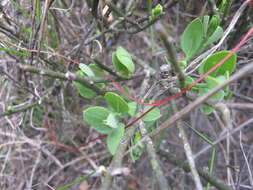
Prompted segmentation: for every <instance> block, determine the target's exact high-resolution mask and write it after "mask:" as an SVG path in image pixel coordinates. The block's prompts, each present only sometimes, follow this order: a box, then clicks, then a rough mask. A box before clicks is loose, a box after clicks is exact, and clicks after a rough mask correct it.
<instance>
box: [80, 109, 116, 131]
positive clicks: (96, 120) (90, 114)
mask: <svg viewBox="0 0 253 190" xmlns="http://www.w3.org/2000/svg"><path fill="white" fill-rule="evenodd" d="M109 114H110V111H109V110H108V109H106V108H104V107H100V106H95V107H89V108H87V109H86V110H84V111H83V120H84V121H85V122H86V123H88V124H89V125H91V126H92V127H93V128H95V129H96V130H97V131H98V132H100V133H102V134H109V133H111V132H112V131H113V128H111V127H109V126H107V125H105V124H104V123H105V120H107V118H108V116H109Z"/></svg>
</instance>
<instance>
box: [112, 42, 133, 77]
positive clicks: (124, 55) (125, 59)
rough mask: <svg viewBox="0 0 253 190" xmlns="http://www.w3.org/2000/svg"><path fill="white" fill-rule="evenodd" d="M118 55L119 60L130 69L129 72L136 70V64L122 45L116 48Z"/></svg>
mask: <svg viewBox="0 0 253 190" xmlns="http://www.w3.org/2000/svg"><path fill="white" fill-rule="evenodd" d="M116 57H117V59H118V61H119V62H120V63H121V64H122V65H123V66H124V67H125V68H126V69H127V70H128V72H130V73H133V72H134V69H135V65H134V63H133V60H132V57H131V55H130V54H129V53H128V52H127V51H126V50H125V49H124V48H123V47H121V46H120V47H118V48H117V49H116Z"/></svg>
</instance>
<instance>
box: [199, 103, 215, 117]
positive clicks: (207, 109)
mask: <svg viewBox="0 0 253 190" xmlns="http://www.w3.org/2000/svg"><path fill="white" fill-rule="evenodd" d="M199 107H200V110H201V111H202V113H204V114H205V115H210V114H211V113H213V111H214V108H213V107H211V106H207V105H204V104H201V105H200V106H199Z"/></svg>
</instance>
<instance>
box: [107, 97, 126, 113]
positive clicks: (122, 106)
mask: <svg viewBox="0 0 253 190" xmlns="http://www.w3.org/2000/svg"><path fill="white" fill-rule="evenodd" d="M104 97H105V101H106V102H107V104H108V105H109V106H111V107H112V108H113V110H114V111H115V112H118V113H126V112H128V110H129V107H128V104H127V102H126V101H125V100H124V99H123V98H122V97H121V96H119V95H118V94H115V93H113V92H107V93H106V94H105V96H104Z"/></svg>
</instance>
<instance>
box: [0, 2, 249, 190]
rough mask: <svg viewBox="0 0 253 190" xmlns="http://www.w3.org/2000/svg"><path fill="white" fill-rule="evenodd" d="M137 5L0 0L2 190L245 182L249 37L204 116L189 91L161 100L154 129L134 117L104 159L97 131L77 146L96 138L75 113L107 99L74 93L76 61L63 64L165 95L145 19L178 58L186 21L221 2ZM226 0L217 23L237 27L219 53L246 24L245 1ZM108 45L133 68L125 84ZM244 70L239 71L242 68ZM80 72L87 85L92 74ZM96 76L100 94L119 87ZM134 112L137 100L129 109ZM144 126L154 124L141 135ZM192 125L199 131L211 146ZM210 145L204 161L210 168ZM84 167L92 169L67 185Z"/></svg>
mask: <svg viewBox="0 0 253 190" xmlns="http://www.w3.org/2000/svg"><path fill="white" fill-rule="evenodd" d="M147 2H148V1H140V0H129V1H123V0H119V1H103V0H100V1H99V0H71V1H70V0H43V1H42V0H9V1H8V0H2V1H0V8H1V9H0V48H1V49H0V50H1V51H0V73H1V75H0V189H1V190H14V189H15V190H46V189H48V190H51V189H57V188H58V189H59V190H60V188H59V187H62V186H64V185H66V184H70V185H69V187H66V189H73V190H74V189H78V190H86V189H103V190H106V189H124V190H125V189H126V190H127V189H131V190H135V189H136V190H137V189H143V190H144V189H171V190H172V189H173V190H176V189H187V190H188V189H189V190H191V189H198V190H201V189H203V188H205V187H206V186H207V184H208V183H209V184H210V188H209V189H220V190H224V189H226V190H228V189H236V190H247V189H249V190H250V189H253V174H252V169H253V168H252V166H253V128H252V127H253V86H252V83H253V77H252V76H253V75H252V73H251V71H252V70H253V68H252V66H251V67H250V66H249V65H252V64H253V62H252V60H253V45H252V44H253V37H250V38H249V39H248V40H247V41H246V43H245V44H244V45H243V46H242V47H241V48H240V49H239V51H237V57H238V60H237V64H236V70H235V72H234V73H236V74H237V78H234V79H233V80H231V81H228V84H229V89H230V91H231V92H232V94H233V95H232V97H231V98H230V99H227V100H223V101H222V102H218V103H217V102H213V101H208V98H205V99H203V100H202V102H203V101H205V103H206V104H207V105H209V106H210V105H211V106H213V107H214V108H215V111H214V112H213V113H212V114H210V115H204V114H203V113H202V112H201V111H200V109H199V108H198V105H199V104H200V103H202V102H197V103H196V101H198V100H199V98H200V97H198V96H196V94H194V92H189V93H187V94H184V95H182V96H180V97H177V98H176V99H174V100H173V101H169V102H167V103H165V104H162V105H161V106H160V107H159V108H160V110H161V114H162V117H161V118H160V119H159V120H158V121H157V122H156V123H155V125H153V126H152V127H150V128H147V127H145V124H144V123H143V122H140V121H138V122H136V123H135V124H134V125H133V126H132V127H130V128H128V130H127V132H126V133H125V136H124V141H122V142H123V143H121V144H120V146H119V148H118V151H117V152H116V154H115V155H114V156H112V155H111V154H110V153H109V152H108V149H107V146H106V143H105V141H104V140H103V139H100V140H97V141H96V142H94V143H90V144H89V145H87V146H81V147H80V145H81V144H85V143H86V142H88V141H89V140H91V139H93V138H95V137H97V136H98V135H99V134H98V133H97V132H96V131H95V130H94V129H93V128H91V127H90V126H89V125H88V124H86V123H85V122H84V121H83V116H82V111H83V110H84V109H85V108H87V107H89V106H95V105H102V106H103V105H105V103H104V101H103V100H102V99H101V96H100V98H92V99H84V98H82V97H81V96H80V95H79V94H78V91H77V89H76V88H75V86H74V85H73V80H78V79H77V78H76V77H77V76H76V75H75V74H74V73H75V72H76V71H77V70H78V65H77V64H75V63H73V61H72V62H71V61H70V60H75V61H76V62H81V63H85V64H91V63H95V64H98V65H100V66H101V65H102V66H104V67H105V68H106V69H107V73H108V75H110V76H111V77H113V78H114V79H115V80H116V81H119V83H120V84H121V85H122V86H126V87H128V89H129V91H130V93H131V95H133V96H135V97H136V98H137V99H140V100H144V98H143V97H145V96H148V97H149V98H150V99H152V98H154V99H155V98H156V99H164V98H166V97H168V96H171V95H172V94H173V93H175V91H177V90H178V88H175V86H176V85H175V80H173V81H172V82H170V83H169V84H168V83H166V82H165V86H163V85H164V83H163V84H162V85H161V84H160V83H158V81H159V80H160V77H161V76H160V66H161V65H162V64H164V62H165V59H164V57H167V58H168V59H171V57H170V56H168V55H167V52H166V51H165V46H164V44H163V43H162V41H163V40H161V37H162V35H163V34H164V33H163V34H161V33H159V29H157V28H156V27H155V26H157V25H158V24H159V27H160V26H162V28H163V29H165V31H166V33H165V34H166V35H167V38H166V40H168V41H169V42H170V43H171V44H172V46H173V47H174V46H175V47H174V48H175V50H176V55H175V57H176V58H177V59H178V60H181V59H183V57H184V55H183V53H182V51H181V50H180V46H179V45H178V44H179V41H180V37H181V34H182V32H183V30H184V28H185V27H186V25H187V23H189V22H190V21H191V20H192V19H194V18H196V17H200V16H203V15H213V14H217V9H216V8H215V5H219V4H220V3H221V0H209V1H204V0H195V1H194V0H180V1H178V0H167V1H166V0H159V1H158V0H153V2H152V7H154V6H155V5H157V4H158V3H160V4H161V5H162V6H163V8H164V11H163V14H162V15H160V16H158V17H157V18H155V19H151V18H150V17H149V9H148V5H147ZM150 2H151V1H150ZM227 2H230V3H231V4H228V6H226V10H224V12H223V14H222V15H221V17H222V23H221V26H222V27H223V29H224V30H226V29H227V28H228V26H229V25H230V24H231V23H232V22H234V21H235V22H236V23H235V25H234V26H233V28H231V31H230V33H229V35H228V36H227V37H226V39H225V40H224V41H223V43H222V44H221V45H220V46H219V47H218V49H219V50H225V49H226V50H230V49H232V48H233V47H234V46H235V45H236V44H237V43H238V42H239V41H240V39H241V38H242V37H243V36H244V35H245V33H246V32H247V31H248V29H250V27H251V26H252V25H253V16H252V15H253V14H252V13H253V6H250V5H248V6H247V5H246V4H245V9H244V10H243V11H242V12H239V13H238V12H237V11H238V9H239V8H240V7H241V6H242V2H241V1H233V0H228V1H227ZM97 3H98V4H97ZM107 9H108V10H107ZM236 13H238V14H239V16H240V17H239V19H238V20H235V18H234V15H235V14H236ZM156 24H157V25H156ZM118 46H122V47H124V48H125V49H127V51H128V52H129V53H130V54H131V55H132V56H133V59H134V62H135V65H136V71H135V73H134V74H133V76H131V77H130V79H128V80H124V78H122V77H121V75H120V73H118V72H116V71H115V70H114V69H113V66H112V63H111V55H112V52H113V51H114V50H115V49H116V47H118ZM166 47H167V46H166ZM211 47H212V46H211ZM211 47H210V48H211ZM59 55H61V56H59ZM63 56H64V57H63ZM195 66H196V65H194V66H193V67H192V68H191V69H195ZM245 66H246V67H247V68H248V70H247V68H246V70H245V69H244V70H243V69H242V68H243V67H245ZM250 69H251V70H250ZM66 73H68V75H66ZM174 74H175V73H174ZM192 74H193V76H196V77H199V76H198V74H197V73H195V72H194V73H192ZM70 76H71V77H70ZM80 80H81V82H82V83H83V84H84V83H85V82H87V83H88V84H90V85H91V87H92V88H93V87H94V85H93V83H92V81H93V82H94V81H95V82H96V80H97V78H95V79H94V78H88V79H87V80H85V79H80ZM99 80H100V81H101V80H102V82H106V85H107V89H106V91H115V92H117V93H119V94H120V92H118V91H117V90H116V89H115V88H114V87H113V86H112V85H111V83H110V82H111V81H108V80H107V79H101V78H100V79H99ZM79 82H80V81H79ZM151 87H152V88H154V89H153V90H150V88H151ZM168 88H169V90H168ZM94 90H97V93H98V94H104V91H100V90H101V89H94ZM173 90H174V91H173ZM158 94H159V95H158ZM192 102H195V104H194V106H193V103H192ZM187 105H188V107H187ZM189 105H190V106H189ZM191 105H192V106H191ZM143 109H144V108H143V107H142V106H140V107H139V110H138V112H139V113H143ZM187 109H188V110H187ZM133 119H134V118H131V117H128V118H125V119H124V121H123V122H124V124H127V123H129V122H130V121H132V120H133ZM159 127H162V128H163V129H165V128H166V129H165V130H162V131H160V130H159V129H160V128H159ZM152 130H156V131H155V132H154V131H153V133H151V137H150V136H147V135H146V134H147V133H149V132H151V131H152ZM194 130H195V131H197V132H199V133H201V134H203V135H205V136H206V137H208V138H209V139H210V140H211V141H212V143H213V146H212V147H211V146H210V145H209V144H208V143H207V142H205V141H204V140H203V138H201V135H199V134H196V132H194ZM138 131H140V132H141V133H140V135H141V136H142V137H143V136H145V138H144V139H142V140H141V137H140V139H139V140H140V143H142V146H139V147H138V148H139V149H138V154H140V155H139V158H138V159H137V160H136V161H135V162H133V160H132V158H131V156H130V154H131V151H132V148H133V147H136V146H137V145H134V140H133V137H134V136H136V134H137V132H138ZM135 143H136V142H135ZM213 150H215V151H216V155H215V161H214V168H213V171H212V173H209V172H208V168H209V167H210V162H211V161H210V160H211V155H212V151H213ZM136 157H137V156H136ZM94 172H95V174H94ZM87 174H92V175H91V176H89V177H87V179H83V180H80V181H79V182H76V184H73V185H72V184H71V183H72V182H75V181H76V180H78V179H80V178H81V177H83V176H84V175H87ZM62 189H63V188H62Z"/></svg>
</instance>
